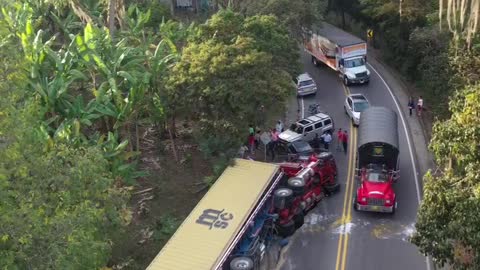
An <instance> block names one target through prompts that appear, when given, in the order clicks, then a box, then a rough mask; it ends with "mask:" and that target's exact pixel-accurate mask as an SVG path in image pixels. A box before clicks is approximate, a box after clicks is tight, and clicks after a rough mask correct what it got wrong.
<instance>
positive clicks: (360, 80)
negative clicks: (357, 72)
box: [348, 77, 370, 84]
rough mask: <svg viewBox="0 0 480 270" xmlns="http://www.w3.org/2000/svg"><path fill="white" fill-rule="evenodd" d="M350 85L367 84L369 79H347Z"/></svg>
mask: <svg viewBox="0 0 480 270" xmlns="http://www.w3.org/2000/svg"><path fill="white" fill-rule="evenodd" d="M348 81H349V82H350V83H360V84H363V83H368V82H369V81H370V77H365V78H355V79H348Z"/></svg>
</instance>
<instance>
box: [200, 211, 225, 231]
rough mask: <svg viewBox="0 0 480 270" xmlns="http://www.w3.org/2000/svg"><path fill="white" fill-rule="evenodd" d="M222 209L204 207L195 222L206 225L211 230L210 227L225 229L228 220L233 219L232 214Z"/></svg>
mask: <svg viewBox="0 0 480 270" xmlns="http://www.w3.org/2000/svg"><path fill="white" fill-rule="evenodd" d="M224 211H225V209H222V210H215V209H205V210H203V213H202V214H201V215H200V216H199V217H198V219H197V220H196V221H195V223H197V224H202V225H206V226H208V229H209V230H211V229H212V227H214V228H218V229H225V228H227V226H228V222H229V221H230V220H232V219H233V214H232V213H228V212H224Z"/></svg>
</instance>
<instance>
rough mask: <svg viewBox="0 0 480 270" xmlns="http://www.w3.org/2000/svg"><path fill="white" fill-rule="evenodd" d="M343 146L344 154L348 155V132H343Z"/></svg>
mask: <svg viewBox="0 0 480 270" xmlns="http://www.w3.org/2000/svg"><path fill="white" fill-rule="evenodd" d="M342 145H343V152H345V155H346V154H347V147H348V134H347V131H346V130H345V131H344V132H343V136H342Z"/></svg>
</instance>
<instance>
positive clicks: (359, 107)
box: [353, 101, 370, 112]
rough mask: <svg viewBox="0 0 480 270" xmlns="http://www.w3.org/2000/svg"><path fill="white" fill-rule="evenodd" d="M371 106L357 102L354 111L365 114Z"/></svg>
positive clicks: (354, 104)
mask: <svg viewBox="0 0 480 270" xmlns="http://www.w3.org/2000/svg"><path fill="white" fill-rule="evenodd" d="M369 106H370V105H369V104H368V102H363V101H362V102H355V103H353V110H354V111H355V112H363V111H365V110H366V109H368V107H369Z"/></svg>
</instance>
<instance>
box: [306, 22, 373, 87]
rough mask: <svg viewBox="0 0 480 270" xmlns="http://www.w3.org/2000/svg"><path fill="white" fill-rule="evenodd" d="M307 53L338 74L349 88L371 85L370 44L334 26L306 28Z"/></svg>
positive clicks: (324, 25) (323, 24)
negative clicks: (369, 83) (358, 84)
mask: <svg viewBox="0 0 480 270" xmlns="http://www.w3.org/2000/svg"><path fill="white" fill-rule="evenodd" d="M303 43H304V47H305V51H307V52H308V53H309V54H310V55H311V56H312V63H313V64H314V65H315V66H317V65H318V64H319V63H320V62H322V63H324V64H325V65H327V66H329V67H330V68H332V69H333V70H335V71H337V72H338V74H339V76H340V77H341V78H342V80H343V83H344V84H345V85H347V86H348V85H350V84H354V83H360V84H364V83H368V82H369V81H370V71H369V70H368V68H367V66H366V64H367V43H366V42H365V41H364V40H362V39H360V38H358V37H356V36H354V35H352V34H349V33H347V32H345V31H343V30H341V29H338V28H336V27H334V26H333V25H330V24H327V23H322V25H321V27H319V28H314V29H304V31H303Z"/></svg>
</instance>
